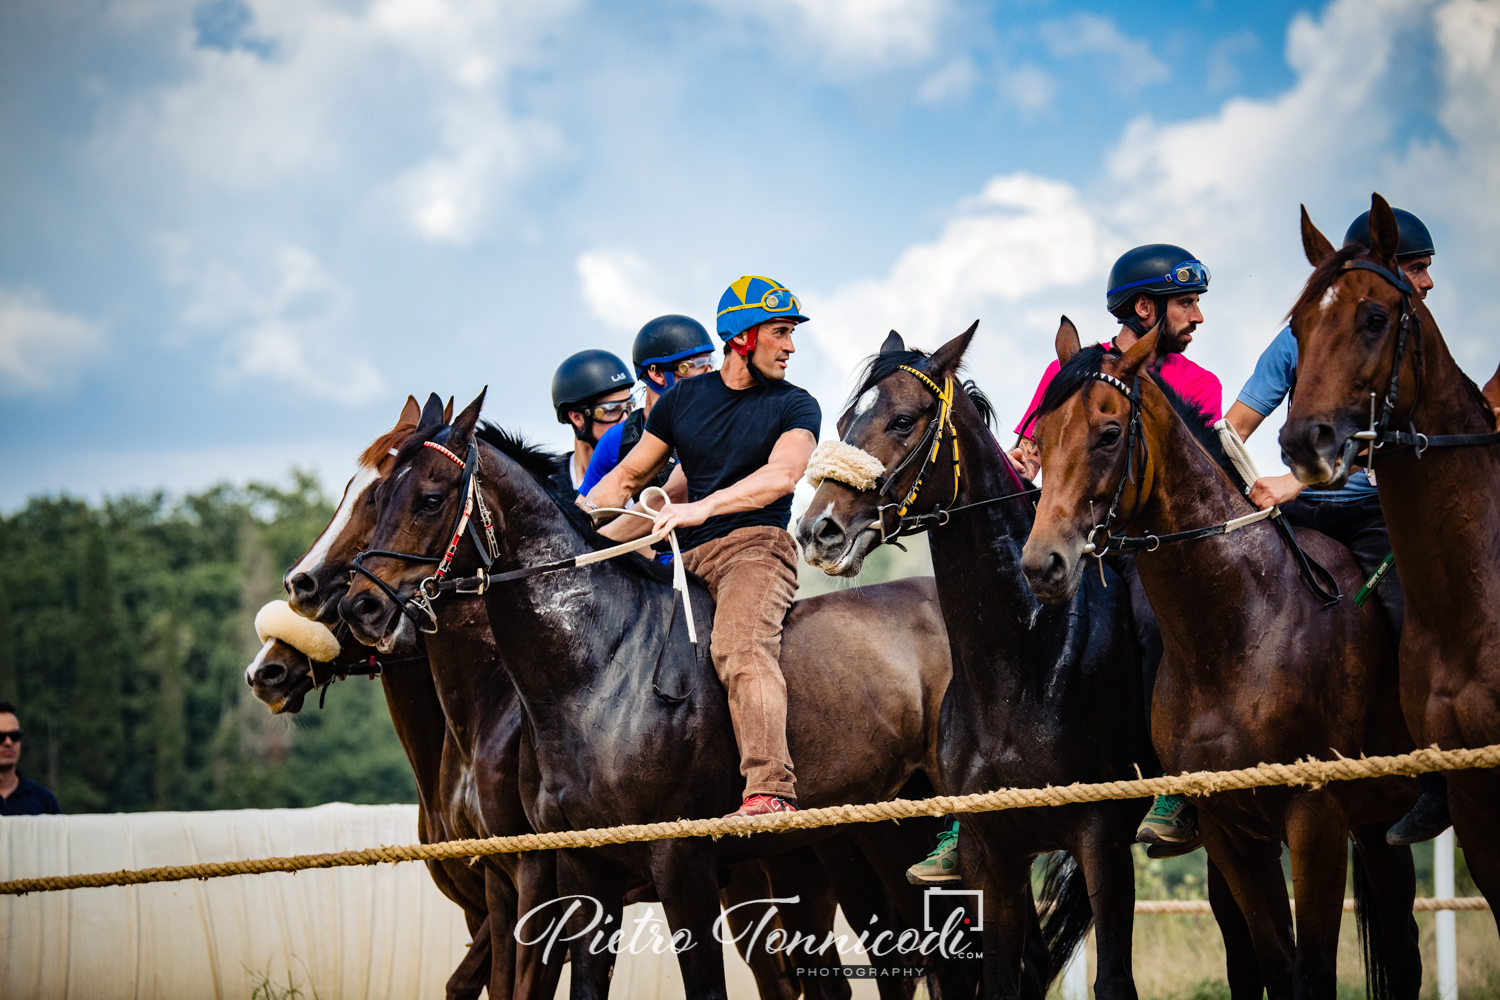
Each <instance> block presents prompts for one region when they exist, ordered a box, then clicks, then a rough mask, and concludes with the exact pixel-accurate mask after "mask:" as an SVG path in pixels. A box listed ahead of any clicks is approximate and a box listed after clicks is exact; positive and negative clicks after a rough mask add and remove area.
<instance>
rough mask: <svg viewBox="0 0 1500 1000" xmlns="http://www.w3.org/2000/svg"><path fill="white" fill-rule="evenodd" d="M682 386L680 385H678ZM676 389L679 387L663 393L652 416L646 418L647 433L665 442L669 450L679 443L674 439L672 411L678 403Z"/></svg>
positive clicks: (652, 409)
mask: <svg viewBox="0 0 1500 1000" xmlns="http://www.w3.org/2000/svg"><path fill="white" fill-rule="evenodd" d="M681 384H682V383H678V385H681ZM676 389H677V386H676V385H674V386H672V388H670V389H668V390H667V391H666V392H664V393H662V394H661V398H660V399H658V400H657V401H656V405H655V406H653V407H652V408H651V416H649V417H647V418H646V433H647V434H651V435H653V436H655V437H656V438H657V440H659V441H663V442H665V443H666V446H667V447H668V448H676V447H677V442H676V440H675V439H674V438H673V437H672V411H673V408H674V407H675V405H676V403H677V394H676Z"/></svg>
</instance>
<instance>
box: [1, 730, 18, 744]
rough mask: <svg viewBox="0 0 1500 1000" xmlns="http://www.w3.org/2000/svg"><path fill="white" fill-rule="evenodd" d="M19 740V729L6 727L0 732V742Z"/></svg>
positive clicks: (15, 741) (16, 741)
mask: <svg viewBox="0 0 1500 1000" xmlns="http://www.w3.org/2000/svg"><path fill="white" fill-rule="evenodd" d="M19 742H21V730H19V729H7V730H6V731H5V732H3V733H0V743H19Z"/></svg>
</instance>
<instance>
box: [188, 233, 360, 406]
mask: <svg viewBox="0 0 1500 1000" xmlns="http://www.w3.org/2000/svg"><path fill="white" fill-rule="evenodd" d="M167 250H168V261H167V271H166V276H167V279H168V281H170V282H171V283H173V284H177V285H182V286H185V287H187V288H188V290H189V294H190V300H189V303H188V305H187V307H186V308H185V309H184V311H183V320H184V321H185V322H186V323H188V324H189V325H191V326H194V327H198V328H200V329H206V330H209V331H214V332H218V333H219V334H221V335H222V337H223V346H224V358H225V365H226V371H225V374H226V375H227V376H229V377H230V378H234V379H241V378H251V377H258V378H267V379H271V380H273V381H277V382H281V383H285V384H289V385H292V386H294V387H296V388H298V389H301V390H304V391H306V392H309V393H311V394H312V395H314V396H317V397H320V398H324V399H332V400H335V401H337V402H342V403H346V404H356V403H362V402H366V401H368V400H370V399H372V398H374V397H376V396H378V395H379V394H380V393H381V392H383V391H384V389H385V383H384V381H383V380H382V379H381V377H380V375H379V373H378V372H377V371H376V369H375V366H374V365H373V364H371V362H370V361H368V360H366V359H365V358H363V357H361V356H360V355H359V353H358V350H357V348H356V345H355V343H354V342H353V339H352V337H351V336H350V335H349V325H350V320H351V318H352V313H353V308H352V296H351V295H350V293H349V291H348V289H347V288H345V287H344V286H343V285H342V284H340V283H339V282H338V281H335V280H334V279H333V278H332V277H331V276H330V275H329V274H328V273H327V271H326V270H325V269H324V267H323V265H322V263H321V262H320V261H319V260H318V258H317V257H315V256H314V255H313V254H312V253H310V252H308V251H307V250H305V249H303V248H302V247H297V246H287V247H283V248H282V249H281V250H280V251H279V252H278V253H277V254H276V256H275V260H274V261H273V262H272V263H271V266H270V267H269V268H262V269H261V270H262V272H263V273H262V274H261V275H260V276H259V277H260V280H259V281H257V280H256V279H255V277H247V276H246V275H245V274H244V273H243V272H242V271H241V270H240V269H238V268H236V267H234V266H232V265H229V264H226V263H224V262H223V261H219V260H208V261H201V260H199V259H198V258H197V257H196V255H195V254H194V253H193V252H192V248H191V247H190V246H189V245H188V244H187V243H186V242H184V241H181V240H173V241H169V243H168V246H167ZM264 272H269V273H268V274H267V273H264Z"/></svg>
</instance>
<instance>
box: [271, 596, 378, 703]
mask: <svg viewBox="0 0 1500 1000" xmlns="http://www.w3.org/2000/svg"><path fill="white" fill-rule="evenodd" d="M255 632H256V635H257V636H259V637H260V640H261V643H262V645H261V647H260V652H258V653H256V654H255V659H253V660H251V661H250V665H249V666H248V667H246V668H245V683H246V684H248V685H250V689H251V690H252V691H254V692H255V697H257V698H259V699H260V700H261V701H262V702H264V703H265V704H266V705H267V707H269V708H270V709H271V711H272V712H273V713H275V714H277V715H280V714H282V713H291V714H295V713H297V712H300V711H301V710H302V701H303V699H304V698H306V697H307V693H308V692H309V691H311V690H313V689H314V688H316V687H317V686H318V685H320V684H324V683H327V682H328V681H329V680H331V679H332V678H333V676H334V675H335V674H343V673H346V672H347V667H348V666H350V665H352V664H353V663H354V662H356V661H358V660H361V659H364V658H366V657H364V656H361V655H360V653H359V647H358V646H355V647H353V648H349V649H343V648H340V645H339V641H338V639H336V638H335V637H334V635H333V633H332V632H331V631H329V629H328V628H327V627H326V626H324V625H322V624H320V623H319V622H312V621H307V620H306V619H305V618H301V617H299V616H297V615H296V614H295V613H293V612H292V610H291V608H290V607H288V606H287V605H286V604H285V603H284V602H282V601H272V602H271V603H269V604H267V605H266V606H265V607H263V608H261V609H260V612H259V613H258V614H257V615H256V616H255Z"/></svg>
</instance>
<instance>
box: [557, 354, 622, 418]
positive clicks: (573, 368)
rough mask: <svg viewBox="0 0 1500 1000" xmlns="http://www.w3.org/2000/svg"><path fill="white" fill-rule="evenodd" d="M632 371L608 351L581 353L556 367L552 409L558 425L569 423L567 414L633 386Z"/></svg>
mask: <svg viewBox="0 0 1500 1000" xmlns="http://www.w3.org/2000/svg"><path fill="white" fill-rule="evenodd" d="M631 384H632V382H631V378H630V369H629V368H626V367H625V362H623V361H621V360H620V359H619V358H617V357H615V356H614V355H613V354H611V353H609V352H608V351H595V350H589V351H579V352H578V353H577V354H575V355H573V356H572V357H571V358H569V359H568V360H566V361H564V362H563V363H562V364H560V365H558V366H557V374H555V375H553V376H552V408H553V409H554V410H556V411H557V422H558V423H560V424H565V423H567V422H568V411H569V410H576V409H579V408H580V406H581V405H582V404H585V403H589V402H592V401H593V400H594V399H595V398H596V397H598V396H603V395H605V394H606V393H611V392H614V391H615V390H617V389H629V388H630V386H631Z"/></svg>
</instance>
